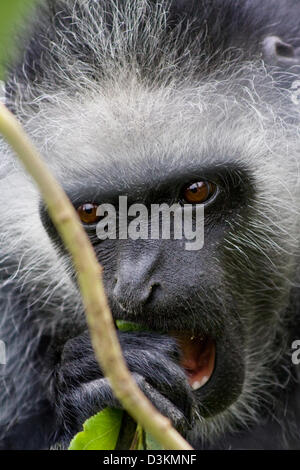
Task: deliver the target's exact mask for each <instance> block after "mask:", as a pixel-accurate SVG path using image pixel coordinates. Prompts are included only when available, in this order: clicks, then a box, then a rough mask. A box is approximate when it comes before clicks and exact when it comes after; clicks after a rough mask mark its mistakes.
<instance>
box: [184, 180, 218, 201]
mask: <svg viewBox="0 0 300 470" xmlns="http://www.w3.org/2000/svg"><path fill="white" fill-rule="evenodd" d="M215 192H216V185H215V184H214V183H210V182H209V181H198V182H197V183H192V184H190V185H189V186H187V187H186V188H185V189H184V191H183V197H184V199H185V201H186V202H188V203H190V204H201V203H203V202H205V201H207V200H208V199H209V198H210V197H211V196H213V194H214V193H215Z"/></svg>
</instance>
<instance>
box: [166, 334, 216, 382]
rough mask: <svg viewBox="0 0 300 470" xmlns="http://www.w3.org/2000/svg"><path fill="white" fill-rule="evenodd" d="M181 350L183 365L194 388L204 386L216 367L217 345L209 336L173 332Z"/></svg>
mask: <svg viewBox="0 0 300 470" xmlns="http://www.w3.org/2000/svg"><path fill="white" fill-rule="evenodd" d="M172 336H173V337H174V338H175V339H176V341H177V343H178V345H179V348H180V351H181V354H182V356H181V366H182V367H183V369H184V370H185V372H186V375H187V378H188V382H189V384H190V386H191V387H192V389H193V390H198V389H199V388H201V387H203V386H204V385H205V384H206V383H207V382H208V381H209V379H210V378H211V376H212V374H213V372H214V369H215V360H216V346H215V342H214V341H213V340H212V339H211V338H209V337H203V336H201V335H193V334H188V333H178V332H176V333H175V332H174V333H172Z"/></svg>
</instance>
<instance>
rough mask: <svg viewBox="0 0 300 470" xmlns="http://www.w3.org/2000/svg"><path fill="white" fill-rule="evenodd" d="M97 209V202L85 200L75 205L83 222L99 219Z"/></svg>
mask: <svg viewBox="0 0 300 470" xmlns="http://www.w3.org/2000/svg"><path fill="white" fill-rule="evenodd" d="M97 209H98V205H97V204H94V203H91V202H87V203H85V204H82V205H81V206H79V207H77V214H78V215H79V217H80V220H81V222H83V223H84V224H94V223H95V222H97V221H98V220H99V219H100V217H98V216H97Z"/></svg>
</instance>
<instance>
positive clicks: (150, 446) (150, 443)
mask: <svg viewBox="0 0 300 470" xmlns="http://www.w3.org/2000/svg"><path fill="white" fill-rule="evenodd" d="M146 449H147V450H164V448H163V447H162V446H161V445H160V444H158V443H157V442H156V441H155V440H154V439H153V437H152V436H151V434H148V433H146Z"/></svg>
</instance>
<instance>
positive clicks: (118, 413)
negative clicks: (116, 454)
mask: <svg viewBox="0 0 300 470" xmlns="http://www.w3.org/2000/svg"><path fill="white" fill-rule="evenodd" d="M122 416H123V410H117V409H115V408H105V409H104V410H103V411H100V413H97V414H96V415H95V416H92V417H91V418H90V419H88V420H87V421H86V422H85V423H84V425H83V431H82V432H79V433H78V434H76V436H75V437H74V438H73V439H72V441H71V444H70V447H69V450H114V449H115V447H116V443H117V440H118V437H119V433H120V428H121V421H122Z"/></svg>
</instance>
